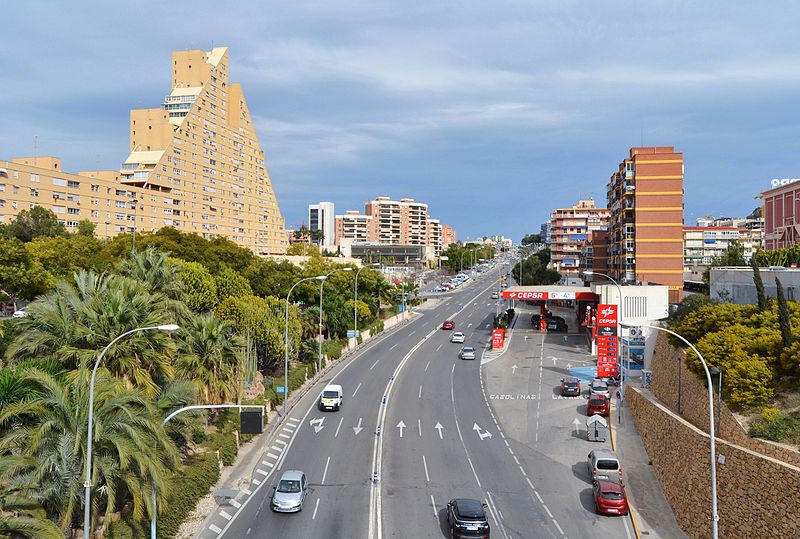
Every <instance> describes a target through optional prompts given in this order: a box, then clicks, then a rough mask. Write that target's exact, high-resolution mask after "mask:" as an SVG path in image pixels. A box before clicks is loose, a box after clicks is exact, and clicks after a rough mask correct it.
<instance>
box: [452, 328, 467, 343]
mask: <svg viewBox="0 0 800 539" xmlns="http://www.w3.org/2000/svg"><path fill="white" fill-rule="evenodd" d="M450 342H457V343H462V344H463V343H464V334H463V333H461V332H460V331H456V332H455V333H453V335H452V336H451V337H450Z"/></svg>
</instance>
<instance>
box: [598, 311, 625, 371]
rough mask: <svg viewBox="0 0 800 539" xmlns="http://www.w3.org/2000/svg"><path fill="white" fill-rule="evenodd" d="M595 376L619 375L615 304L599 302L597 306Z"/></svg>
mask: <svg viewBox="0 0 800 539" xmlns="http://www.w3.org/2000/svg"><path fill="white" fill-rule="evenodd" d="M596 313H597V314H596V316H597V376H598V377H600V378H608V377H610V376H618V375H619V337H618V330H617V322H618V320H619V318H618V314H617V306H616V305H613V304H610V303H601V304H600V305H598V306H597V312H596Z"/></svg>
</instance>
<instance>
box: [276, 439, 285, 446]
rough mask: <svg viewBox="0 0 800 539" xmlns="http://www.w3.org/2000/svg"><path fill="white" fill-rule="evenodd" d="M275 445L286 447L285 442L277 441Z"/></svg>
mask: <svg viewBox="0 0 800 539" xmlns="http://www.w3.org/2000/svg"><path fill="white" fill-rule="evenodd" d="M275 443H276V444H281V445H282V446H283V447H286V442H284V441H283V440H275Z"/></svg>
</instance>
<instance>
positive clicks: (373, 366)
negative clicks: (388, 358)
mask: <svg viewBox="0 0 800 539" xmlns="http://www.w3.org/2000/svg"><path fill="white" fill-rule="evenodd" d="M379 361H380V359H376V360H375V363H373V364H372V367H370V368H369V370H372V369H374V368H375V365H377V364H378V362H379Z"/></svg>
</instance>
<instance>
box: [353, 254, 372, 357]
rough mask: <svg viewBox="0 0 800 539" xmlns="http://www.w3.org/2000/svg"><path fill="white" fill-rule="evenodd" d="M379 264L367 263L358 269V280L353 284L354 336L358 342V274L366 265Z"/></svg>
mask: <svg viewBox="0 0 800 539" xmlns="http://www.w3.org/2000/svg"><path fill="white" fill-rule="evenodd" d="M376 266H378V264H367V265H365V266H361V267H360V268H358V271H356V282H355V284H354V285H353V332H354V335H353V337H354V338H355V339H356V343H357V342H358V274H359V273H361V270H363V269H364V268H366V267H373V268H374V267H376Z"/></svg>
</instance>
